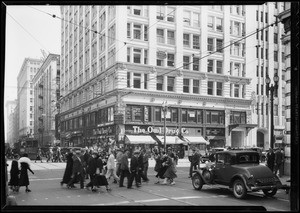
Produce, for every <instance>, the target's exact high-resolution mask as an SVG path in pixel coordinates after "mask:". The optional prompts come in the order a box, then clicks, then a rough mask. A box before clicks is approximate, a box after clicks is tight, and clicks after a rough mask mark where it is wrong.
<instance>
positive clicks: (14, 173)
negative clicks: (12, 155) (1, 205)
mask: <svg viewBox="0 0 300 213" xmlns="http://www.w3.org/2000/svg"><path fill="white" fill-rule="evenodd" d="M19 175H20V170H19V165H18V161H17V160H15V159H14V160H13V161H12V162H11V169H10V181H9V183H8V185H10V186H19V181H20V178H19Z"/></svg>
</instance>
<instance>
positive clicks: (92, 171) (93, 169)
mask: <svg viewBox="0 0 300 213" xmlns="http://www.w3.org/2000/svg"><path fill="white" fill-rule="evenodd" d="M87 171H88V173H89V176H90V180H91V181H90V182H89V183H88V184H87V185H86V187H87V188H88V187H91V189H92V191H93V192H96V191H97V189H96V187H100V186H106V190H107V191H110V190H111V189H110V187H109V184H108V182H107V179H106V177H105V176H104V173H103V162H102V159H101V158H100V155H99V154H98V152H96V151H94V152H93V153H92V157H91V158H90V159H89V161H88V167H87Z"/></svg>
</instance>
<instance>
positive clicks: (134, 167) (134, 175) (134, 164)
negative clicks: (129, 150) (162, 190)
mask: <svg viewBox="0 0 300 213" xmlns="http://www.w3.org/2000/svg"><path fill="white" fill-rule="evenodd" d="M139 154H140V152H139V151H138V150H135V151H134V152H133V156H132V157H131V161H130V172H131V174H130V178H129V180H128V185H127V188H128V189H131V188H132V183H133V180H134V179H135V184H136V186H137V187H140V186H141V183H140V179H139V174H138V173H139V162H138V157H139Z"/></svg>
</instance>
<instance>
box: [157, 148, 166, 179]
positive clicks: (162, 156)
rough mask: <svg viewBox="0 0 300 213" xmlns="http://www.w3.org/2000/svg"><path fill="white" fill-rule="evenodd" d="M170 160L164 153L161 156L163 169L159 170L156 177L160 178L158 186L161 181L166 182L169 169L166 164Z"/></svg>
mask: <svg viewBox="0 0 300 213" xmlns="http://www.w3.org/2000/svg"><path fill="white" fill-rule="evenodd" d="M167 160H168V155H167V154H166V153H165V152H164V151H163V152H162V154H161V156H160V163H161V167H160V168H159V169H158V172H157V175H156V176H155V177H157V178H158V181H157V182H156V184H158V183H160V182H159V179H163V180H165V177H164V174H165V172H166V171H167V169H168V165H167V164H166V163H165V162H166V161H167Z"/></svg>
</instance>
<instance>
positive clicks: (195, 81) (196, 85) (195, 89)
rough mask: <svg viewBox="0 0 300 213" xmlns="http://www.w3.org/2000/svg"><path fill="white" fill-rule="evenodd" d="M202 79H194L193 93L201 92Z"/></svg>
mask: <svg viewBox="0 0 300 213" xmlns="http://www.w3.org/2000/svg"><path fill="white" fill-rule="evenodd" d="M199 88H200V81H199V80H195V79H193V93H195V94H199Z"/></svg>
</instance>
